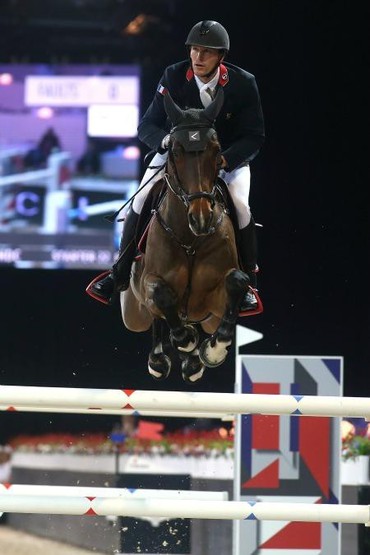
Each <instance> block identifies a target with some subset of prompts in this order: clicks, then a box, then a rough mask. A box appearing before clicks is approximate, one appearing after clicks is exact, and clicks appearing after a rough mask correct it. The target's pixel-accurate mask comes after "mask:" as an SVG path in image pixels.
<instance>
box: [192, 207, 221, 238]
mask: <svg viewBox="0 0 370 555" xmlns="http://www.w3.org/2000/svg"><path fill="white" fill-rule="evenodd" d="M188 222H189V228H190V230H191V232H192V233H193V234H194V235H196V236H202V235H210V234H211V233H214V230H215V228H214V225H213V223H214V213H213V210H212V208H211V207H210V204H209V202H207V201H206V200H205V199H201V200H200V201H198V202H197V203H192V205H191V206H190V208H189V210H188Z"/></svg>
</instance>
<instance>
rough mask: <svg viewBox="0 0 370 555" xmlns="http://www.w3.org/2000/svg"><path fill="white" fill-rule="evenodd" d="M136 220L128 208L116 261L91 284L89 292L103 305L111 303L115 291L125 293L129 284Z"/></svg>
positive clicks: (134, 214)
mask: <svg viewBox="0 0 370 555" xmlns="http://www.w3.org/2000/svg"><path fill="white" fill-rule="evenodd" d="M138 220H139V214H136V212H134V210H133V209H132V207H130V208H129V210H128V211H127V213H126V217H125V222H124V224H123V230H122V237H121V243H120V247H119V253H120V254H119V256H118V258H117V261H116V262H115V263H114V264H113V266H112V270H111V272H110V273H109V274H108V275H106V276H105V277H104V278H102V279H101V280H99V281H96V282H95V283H94V282H93V283H92V284H91V287H90V289H91V292H92V293H93V294H94V295H95V296H96V297H98V300H101V301H102V302H103V303H105V304H110V303H111V302H112V301H113V298H112V297H113V294H114V293H115V292H116V291H126V289H128V286H129V284H130V274H131V266H132V262H133V260H134V257H135V253H136V243H135V232H136V225H137V222H138Z"/></svg>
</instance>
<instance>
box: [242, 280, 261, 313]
mask: <svg viewBox="0 0 370 555" xmlns="http://www.w3.org/2000/svg"><path fill="white" fill-rule="evenodd" d="M249 290H250V291H251V292H252V293H253V295H254V296H255V297H256V300H257V305H256V307H255V308H251V309H250V310H243V311H240V312H239V317H244V316H254V315H256V314H261V312H263V304H262V301H261V299H260V296H259V294H258V292H257V289H254V288H253V287H249Z"/></svg>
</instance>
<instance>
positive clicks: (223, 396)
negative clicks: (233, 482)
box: [0, 385, 370, 420]
mask: <svg viewBox="0 0 370 555" xmlns="http://www.w3.org/2000/svg"><path fill="white" fill-rule="evenodd" d="M0 407H2V410H6V411H16V410H19V409H18V407H20V408H21V409H22V410H25V409H26V408H27V407H28V409H29V410H31V409H33V408H35V407H36V408H37V407H45V408H47V409H48V410H54V409H57V410H58V411H59V412H62V411H63V410H64V409H66V410H68V412H71V410H70V409H74V410H76V412H78V411H79V410H83V411H86V410H87V411H90V410H91V411H94V412H96V411H98V412H99V414H107V413H108V414H109V411H111V410H114V411H121V410H122V411H123V414H124V410H125V409H129V410H132V409H133V410H135V411H137V413H138V414H140V411H141V410H145V411H152V410H154V411H156V412H158V414H159V411H160V413H161V414H163V411H164V412H166V411H175V412H186V413H189V414H190V415H192V416H193V417H195V414H196V413H198V414H199V413H203V414H204V413H207V412H211V413H214V412H218V413H223V414H265V415H283V414H286V415H290V416H328V417H352V418H365V419H366V420H370V398H368V397H335V396H314V395H264V394H252V393H199V392H182V391H150V390H148V391H143V390H132V389H117V390H115V389H83V388H63V387H36V386H27V387H23V386H13V385H1V386H0Z"/></svg>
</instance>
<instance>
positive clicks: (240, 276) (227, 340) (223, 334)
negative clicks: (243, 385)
mask: <svg viewBox="0 0 370 555" xmlns="http://www.w3.org/2000/svg"><path fill="white" fill-rule="evenodd" d="M248 285H249V278H248V276H247V275H246V274H245V273H244V272H242V271H241V270H232V271H231V272H229V273H228V274H227V276H226V279H225V288H226V293H227V302H226V310H225V312H224V314H223V316H222V318H221V321H220V323H219V325H218V328H217V330H216V331H215V333H214V334H213V335H212V336H211V337H210V338H208V339H206V340H205V341H203V343H202V345H201V346H200V349H199V358H200V360H201V361H202V362H203V364H205V365H206V366H210V367H211V368H212V367H215V366H219V365H220V364H222V363H223V362H224V361H225V359H226V357H227V354H228V350H227V349H228V347H230V345H231V344H232V341H233V338H234V331H235V325H236V321H237V318H238V316H239V306H240V303H241V301H242V299H243V295H244V294H245V291H246V289H247V288H248Z"/></svg>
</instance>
